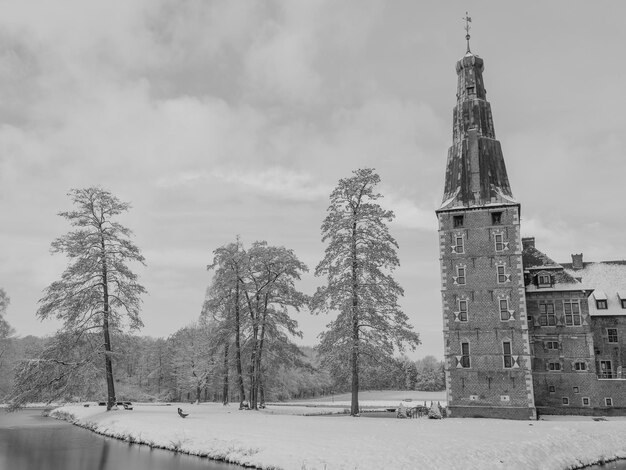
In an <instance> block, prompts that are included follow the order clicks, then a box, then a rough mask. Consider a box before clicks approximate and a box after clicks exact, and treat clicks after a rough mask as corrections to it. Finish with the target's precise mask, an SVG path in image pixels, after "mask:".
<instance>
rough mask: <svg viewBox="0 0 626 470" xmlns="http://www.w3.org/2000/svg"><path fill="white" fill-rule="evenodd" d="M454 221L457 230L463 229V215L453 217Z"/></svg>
mask: <svg viewBox="0 0 626 470" xmlns="http://www.w3.org/2000/svg"><path fill="white" fill-rule="evenodd" d="M452 221H453V225H454V227H455V228H457V227H463V216H462V215H455V216H453V217H452Z"/></svg>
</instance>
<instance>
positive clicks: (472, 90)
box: [467, 86, 474, 95]
mask: <svg viewBox="0 0 626 470" xmlns="http://www.w3.org/2000/svg"><path fill="white" fill-rule="evenodd" d="M467 93H468V94H470V95H473V94H474V87H473V86H468V87H467Z"/></svg>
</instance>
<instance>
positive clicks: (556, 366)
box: [548, 362, 561, 371]
mask: <svg viewBox="0 0 626 470" xmlns="http://www.w3.org/2000/svg"><path fill="white" fill-rule="evenodd" d="M548 370H549V371H559V370H561V363H560V362H548Z"/></svg>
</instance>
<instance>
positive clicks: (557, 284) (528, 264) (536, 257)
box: [522, 239, 583, 292]
mask: <svg viewBox="0 0 626 470" xmlns="http://www.w3.org/2000/svg"><path fill="white" fill-rule="evenodd" d="M528 240H530V243H523V247H524V249H523V251H522V264H523V265H524V272H525V273H528V274H531V275H532V276H533V277H534V276H536V275H537V274H539V273H540V272H541V271H547V272H549V273H550V275H551V278H552V285H551V286H550V287H545V286H544V287H539V286H537V285H536V283H535V282H534V280H533V281H531V283H530V284H528V285H527V286H526V291H527V292H533V291H543V292H557V291H572V290H582V289H583V287H582V286H581V284H580V282H578V280H577V279H576V278H575V277H573V276H571V275H570V274H568V273H567V272H565V270H564V269H563V266H561V265H560V264H558V263H556V262H555V261H554V260H552V258H550V257H549V256H548V255H546V254H545V253H543V252H542V251H539V250H538V249H537V248H535V245H534V239H528Z"/></svg>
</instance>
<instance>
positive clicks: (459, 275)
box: [456, 266, 465, 285]
mask: <svg viewBox="0 0 626 470" xmlns="http://www.w3.org/2000/svg"><path fill="white" fill-rule="evenodd" d="M456 283H457V284H459V285H465V268H462V267H460V266H458V267H457V268H456Z"/></svg>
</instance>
